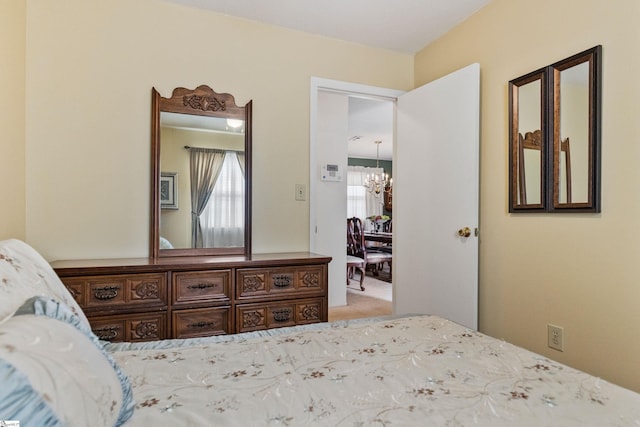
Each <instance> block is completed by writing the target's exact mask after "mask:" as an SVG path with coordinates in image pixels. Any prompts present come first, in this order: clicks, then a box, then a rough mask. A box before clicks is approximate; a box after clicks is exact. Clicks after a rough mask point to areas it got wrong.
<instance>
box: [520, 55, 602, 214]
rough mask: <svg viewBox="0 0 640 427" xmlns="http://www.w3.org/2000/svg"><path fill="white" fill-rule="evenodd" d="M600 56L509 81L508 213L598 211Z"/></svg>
mask: <svg viewBox="0 0 640 427" xmlns="http://www.w3.org/2000/svg"><path fill="white" fill-rule="evenodd" d="M601 56H602V46H596V47H593V48H591V49H588V50H585V51H584V52H580V53H578V54H576V55H573V56H571V57H569V58H566V59H563V60H562V61H559V62H556V63H554V64H552V65H549V66H547V67H544V68H541V69H539V70H536V71H534V72H532V73H529V74H526V75H524V76H522V77H518V78H517V79H514V80H511V81H510V82H509V212H536V211H547V212H600V151H601V143H600V121H601V119H600V118H601V105H600V104H601V76H600V75H601V66H602V65H601V59H600V58H601ZM535 135H538V138H535Z"/></svg>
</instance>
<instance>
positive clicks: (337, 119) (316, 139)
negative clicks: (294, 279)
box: [309, 78, 403, 307]
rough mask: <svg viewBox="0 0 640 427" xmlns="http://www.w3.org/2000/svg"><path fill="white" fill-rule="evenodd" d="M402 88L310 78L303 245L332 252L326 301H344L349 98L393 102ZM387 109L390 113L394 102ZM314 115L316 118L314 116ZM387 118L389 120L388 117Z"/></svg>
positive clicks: (317, 250)
mask: <svg viewBox="0 0 640 427" xmlns="http://www.w3.org/2000/svg"><path fill="white" fill-rule="evenodd" d="M402 93H403V91H398V90H393V89H386V88H379V87H373V86H366V85H360V84H355V83H348V82H341V81H336V80H327V79H320V78H312V79H311V93H310V99H311V103H310V112H311V115H310V130H311V132H310V156H309V159H310V171H311V176H310V180H309V204H310V210H309V212H310V215H309V217H310V218H309V219H310V236H309V242H310V245H309V247H310V250H311V251H312V252H316V253H321V254H325V255H329V256H331V257H332V258H333V261H332V262H331V263H330V264H329V307H337V306H344V305H346V303H347V301H346V295H347V289H346V286H345V285H346V284H345V278H346V250H345V248H346V232H345V231H346V228H345V227H346V223H345V222H346V212H347V181H346V171H347V163H348V161H347V159H348V145H347V143H346V141H347V140H348V139H349V123H348V122H349V120H348V117H349V98H350V97H352V98H357V99H359V100H360V99H363V100H364V99H369V100H377V101H384V102H386V103H390V105H394V103H395V100H396V98H397V97H398V96H399V95H401V94H402ZM320 109H322V111H320ZM390 110H391V114H393V111H394V108H393V107H392V108H391V109H390ZM320 115H322V120H319V116H320ZM390 119H391V123H393V120H394V119H393V117H391V118H390ZM392 132H393V131H392ZM385 138H386V137H385ZM393 151H395V147H394V148H392V156H393ZM326 165H335V166H336V167H337V169H338V175H339V179H337V180H323V179H322V171H323V166H325V167H326ZM391 174H392V173H391Z"/></svg>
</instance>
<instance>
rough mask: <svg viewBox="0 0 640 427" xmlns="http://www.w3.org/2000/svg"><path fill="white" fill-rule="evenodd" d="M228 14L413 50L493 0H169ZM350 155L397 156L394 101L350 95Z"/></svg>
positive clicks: (367, 156)
mask: <svg viewBox="0 0 640 427" xmlns="http://www.w3.org/2000/svg"><path fill="white" fill-rule="evenodd" d="M167 1H171V2H174V3H180V4H184V5H187V6H192V7H198V8H203V9H209V10H212V11H215V12H219V13H223V14H226V15H231V16H236V17H240V18H245V19H249V20H252V21H257V22H262V23H267V24H272V25H277V26H281V27H286V28H290V29H294V30H298V31H303V32H306V33H312V34H318V35H322V36H325V37H330V38H335V39H338V40H344V41H348V42H353V43H358V44H362V45H365V46H371V47H375V48H382V49H388V50H393V51H396V52H401V53H408V54H413V53H416V52H417V51H419V50H421V49H422V48H423V47H425V46H426V45H428V44H429V43H431V42H432V41H434V40H435V39H437V38H438V37H440V36H442V35H443V34H445V33H446V32H447V31H449V30H450V29H451V28H453V27H454V26H456V25H457V24H459V23H460V22H462V21H464V20H465V19H467V18H468V17H470V16H471V15H473V14H474V13H475V12H477V11H478V10H480V9H481V8H482V7H483V6H485V5H486V4H488V3H489V2H490V1H491V0H167ZM349 99H350V101H349V156H350V157H362V158H371V159H375V157H376V144H375V143H374V141H377V140H379V141H383V142H382V144H380V159H389V160H390V159H391V158H392V149H393V104H392V103H391V102H389V101H379V100H375V99H363V98H357V97H350V98H349Z"/></svg>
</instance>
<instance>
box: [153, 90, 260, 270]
mask: <svg viewBox="0 0 640 427" xmlns="http://www.w3.org/2000/svg"><path fill="white" fill-rule="evenodd" d="M250 201H251V101H249V102H248V103H247V104H246V105H244V106H237V105H236V104H235V100H234V98H233V96H232V95H230V94H227V93H225V94H218V93H216V92H215V91H213V89H211V88H210V87H208V86H204V85H203V86H199V87H197V88H196V89H194V90H189V89H185V88H177V89H174V91H173V93H172V95H171V97H170V98H163V97H162V96H160V93H159V92H158V91H156V89H155V88H154V89H152V99H151V221H150V223H151V225H150V227H151V228H150V233H149V234H150V254H151V257H152V258H158V257H164V256H192V255H241V254H242V255H248V254H250V253H251V202H250Z"/></svg>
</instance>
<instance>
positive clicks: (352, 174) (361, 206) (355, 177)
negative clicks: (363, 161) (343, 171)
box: [347, 166, 384, 230]
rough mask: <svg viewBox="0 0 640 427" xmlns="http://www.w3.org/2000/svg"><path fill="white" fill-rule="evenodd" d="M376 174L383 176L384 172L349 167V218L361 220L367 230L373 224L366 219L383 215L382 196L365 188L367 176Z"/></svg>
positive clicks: (377, 169)
mask: <svg viewBox="0 0 640 427" xmlns="http://www.w3.org/2000/svg"><path fill="white" fill-rule="evenodd" d="M374 173H377V174H382V173H384V170H383V169H382V168H368V167H364V166H349V167H347V218H352V217H354V216H355V217H358V218H360V219H361V220H362V222H363V224H365V229H367V230H368V229H369V228H370V227H371V222H370V221H366V220H365V218H367V217H370V216H372V215H382V213H383V202H384V199H383V197H382V194H380V195H379V196H376V194H375V193H370V192H369V191H367V189H366V188H365V187H364V182H365V179H366V177H367V174H374Z"/></svg>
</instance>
